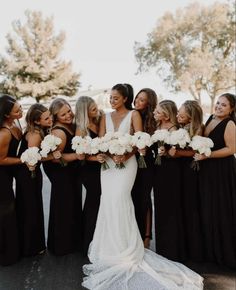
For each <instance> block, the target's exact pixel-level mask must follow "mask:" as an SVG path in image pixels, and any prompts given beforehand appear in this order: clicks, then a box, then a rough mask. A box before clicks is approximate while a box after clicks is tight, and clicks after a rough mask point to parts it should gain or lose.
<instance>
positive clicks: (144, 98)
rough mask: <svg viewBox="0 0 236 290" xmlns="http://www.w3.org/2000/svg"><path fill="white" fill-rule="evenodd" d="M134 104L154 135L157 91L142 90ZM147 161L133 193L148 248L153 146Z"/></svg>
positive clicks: (148, 152)
mask: <svg viewBox="0 0 236 290" xmlns="http://www.w3.org/2000/svg"><path fill="white" fill-rule="evenodd" d="M134 106H135V109H136V110H137V111H139V112H140V115H141V117H142V122H143V128H144V131H145V132H146V133H149V134H150V135H152V134H153V133H154V131H155V130H156V120H155V119H154V115H153V111H154V109H155V108H156V106H157V95H156V93H155V91H153V90H152V89H149V88H144V89H142V90H140V91H139V92H138V94H137V95H136V97H135V99H134ZM137 155H138V154H137ZM137 157H138V156H137ZM145 162H146V165H147V168H138V171H137V175H136V179H135V183H134V186H133V189H132V192H131V194H132V199H133V203H134V208H135V216H136V220H137V223H138V227H139V231H140V234H141V236H142V239H143V241H144V246H145V247H146V248H148V247H149V244H150V239H151V238H152V201H151V190H152V187H153V175H154V157H153V152H152V148H148V149H147V150H146V154H145Z"/></svg>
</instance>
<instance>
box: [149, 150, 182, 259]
mask: <svg viewBox="0 0 236 290" xmlns="http://www.w3.org/2000/svg"><path fill="white" fill-rule="evenodd" d="M156 150H157V149H156ZM167 150H168V149H167ZM154 176H155V178H154V211H155V237H156V252H157V253H158V254H159V255H162V256H164V257H166V258H168V259H170V260H174V261H179V262H183V261H185V260H186V254H185V237H184V229H183V219H182V204H181V173H180V160H179V158H172V157H168V156H167V157H166V156H162V157H161V165H155V172H154Z"/></svg>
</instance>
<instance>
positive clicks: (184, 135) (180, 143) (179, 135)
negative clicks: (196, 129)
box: [169, 128, 190, 149]
mask: <svg viewBox="0 0 236 290" xmlns="http://www.w3.org/2000/svg"><path fill="white" fill-rule="evenodd" d="M189 143H190V136H189V133H188V131H187V130H186V129H183V128H180V129H178V130H175V131H172V132H171V133H170V138H169V144H170V145H172V146H177V147H179V148H181V149H184V148H185V147H187V146H188V144H189Z"/></svg>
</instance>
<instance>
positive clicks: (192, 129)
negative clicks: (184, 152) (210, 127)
mask: <svg viewBox="0 0 236 290" xmlns="http://www.w3.org/2000/svg"><path fill="white" fill-rule="evenodd" d="M183 106H184V108H185V112H186V114H187V116H188V118H189V119H190V122H189V124H186V125H187V127H188V130H189V135H190V137H193V136H195V135H198V134H201V132H202V128H203V112H202V108H201V107H200V105H199V103H198V102H197V101H195V100H188V101H185V102H184V103H183Z"/></svg>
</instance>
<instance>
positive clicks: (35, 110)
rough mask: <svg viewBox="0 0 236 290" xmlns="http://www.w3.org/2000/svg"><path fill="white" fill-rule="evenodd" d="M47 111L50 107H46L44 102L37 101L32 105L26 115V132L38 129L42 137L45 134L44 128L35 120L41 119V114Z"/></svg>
mask: <svg viewBox="0 0 236 290" xmlns="http://www.w3.org/2000/svg"><path fill="white" fill-rule="evenodd" d="M46 111H48V108H46V107H45V106H44V105H42V104H38V103H36V104H33V105H32V106H30V108H29V110H28V111H27V114H26V116H25V121H26V132H34V131H38V132H39V133H40V135H41V137H43V136H44V132H43V129H42V128H41V127H40V125H37V124H36V123H35V122H38V121H40V118H41V115H42V114H43V113H44V112H46Z"/></svg>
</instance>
